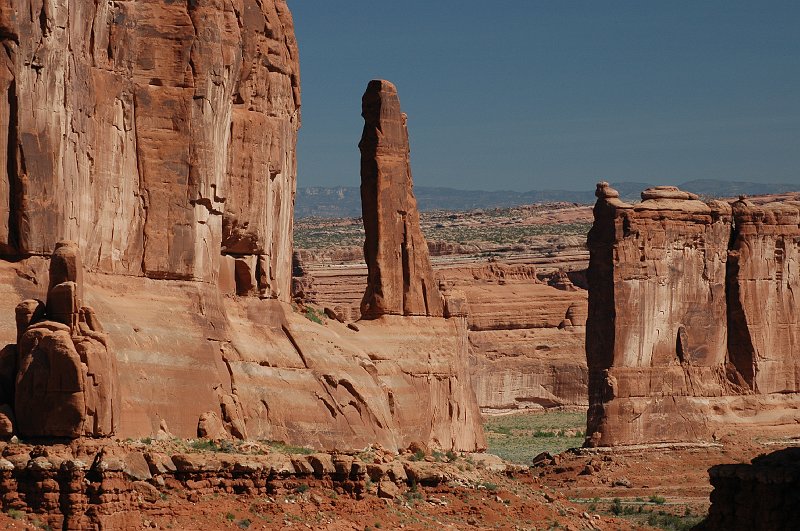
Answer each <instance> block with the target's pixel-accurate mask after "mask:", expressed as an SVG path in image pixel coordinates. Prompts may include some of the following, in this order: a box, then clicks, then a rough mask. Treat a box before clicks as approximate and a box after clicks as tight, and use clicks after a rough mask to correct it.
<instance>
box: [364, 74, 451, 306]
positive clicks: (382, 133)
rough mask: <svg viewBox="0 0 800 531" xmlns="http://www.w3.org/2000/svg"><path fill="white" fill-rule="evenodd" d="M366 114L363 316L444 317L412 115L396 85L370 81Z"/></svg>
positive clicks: (366, 96)
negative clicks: (418, 189)
mask: <svg viewBox="0 0 800 531" xmlns="http://www.w3.org/2000/svg"><path fill="white" fill-rule="evenodd" d="M361 115H362V116H363V117H364V133H363V135H362V136H361V142H360V143H359V145H358V146H359V148H360V149H361V205H362V211H363V219H364V232H365V241H364V258H365V260H366V262H367V267H368V269H369V277H368V280H367V289H366V292H365V293H364V298H363V300H362V302H361V315H362V317H365V318H374V317H379V316H381V315H387V314H391V315H428V316H436V317H441V316H442V315H443V301H442V296H441V294H440V293H439V289H438V287H437V284H436V282H435V280H434V278H433V269H432V268H431V263H430V257H429V255H428V245H427V244H426V243H425V238H424V237H423V235H422V231H421V230H420V224H419V211H418V210H417V200H416V199H415V198H414V192H413V189H412V188H413V184H412V181H411V164H410V159H409V157H410V148H409V143H408V129H407V127H406V115H405V114H403V113H401V112H400V99H399V98H398V96H397V89H395V87H394V85H392V84H391V83H389V82H388V81H383V80H373V81H370V83H369V85H368V86H367V91H366V92H365V93H364V97H363V98H362V113H361Z"/></svg>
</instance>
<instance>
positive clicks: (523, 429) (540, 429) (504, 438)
mask: <svg viewBox="0 0 800 531" xmlns="http://www.w3.org/2000/svg"><path fill="white" fill-rule="evenodd" d="M585 426H586V414H585V413H583V412H572V411H548V412H530V413H516V414H512V415H503V416H497V417H486V418H484V430H485V431H486V439H487V442H488V444H489V452H491V453H493V454H497V455H499V456H500V457H502V458H503V459H507V460H509V461H513V462H515V463H523V464H530V462H531V460H532V459H533V458H534V457H536V456H537V455H538V454H540V453H542V452H549V453H551V454H557V453H560V452H563V451H564V450H567V449H569V448H576V447H580V446H582V445H583V441H584V430H585Z"/></svg>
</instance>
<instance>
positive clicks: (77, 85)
mask: <svg viewBox="0 0 800 531" xmlns="http://www.w3.org/2000/svg"><path fill="white" fill-rule="evenodd" d="M0 36H1V37H0V39H2V41H3V44H4V48H3V53H2V54H0V63H1V64H0V91H2V93H3V94H4V97H3V98H0V145H2V146H4V147H3V149H0V253H1V254H6V255H27V254H40V255H45V256H46V255H49V254H50V253H51V252H52V251H53V250H54V246H55V243H56V242H57V241H59V240H61V239H64V238H66V239H70V240H73V241H76V242H77V243H78V244H79V245H80V247H81V249H82V251H83V256H84V258H85V259H86V260H87V263H86V266H87V268H88V269H90V270H94V271H103V272H107V273H122V274H126V275H144V276H148V277H151V278H163V279H193V280H202V281H206V282H213V281H214V280H215V279H216V278H217V275H218V270H219V267H220V266H219V262H220V257H221V253H220V251H221V250H222V252H224V253H230V254H234V255H237V256H240V255H249V256H258V257H261V259H260V260H259V261H258V263H259V265H260V268H261V272H262V274H261V275H260V276H259V279H260V280H261V283H260V285H259V286H258V289H259V290H260V292H261V293H262V294H263V295H265V296H269V297H278V298H282V299H283V300H289V288H290V282H291V271H290V258H291V235H292V231H291V227H292V208H293V198H294V190H295V175H296V171H295V139H296V131H297V128H298V126H299V106H300V96H299V74H298V72H299V68H298V62H297V47H296V42H295V40H294V33H293V29H292V19H291V15H290V14H289V11H288V9H287V7H286V3H285V1H283V0H276V1H270V2H256V1H255V0H237V1H234V2H227V3H215V2H188V3H186V2H178V3H176V2H166V1H147V2H122V3H110V4H109V3H100V4H97V3H95V2H89V1H87V0H77V1H70V2H56V3H52V2H51V3H48V2H45V3H42V2H30V1H28V0H22V1H21V2H16V3H14V4H13V5H11V4H9V5H8V6H6V7H4V8H3V9H2V10H0Z"/></svg>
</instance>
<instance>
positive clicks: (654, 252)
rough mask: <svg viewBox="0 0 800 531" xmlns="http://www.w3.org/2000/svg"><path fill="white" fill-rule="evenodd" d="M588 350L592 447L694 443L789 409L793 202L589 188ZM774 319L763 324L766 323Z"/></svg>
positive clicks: (793, 342) (794, 328) (794, 400)
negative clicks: (625, 195)
mask: <svg viewBox="0 0 800 531" xmlns="http://www.w3.org/2000/svg"><path fill="white" fill-rule="evenodd" d="M597 196H598V201H597V204H596V205H595V211H594V214H595V223H594V226H593V228H592V230H591V232H590V235H589V247H590V251H591V258H590V267H589V272H588V277H589V287H590V290H589V318H588V322H587V339H586V355H587V360H588V366H589V393H590V394H589V402H590V410H589V418H588V429H587V434H588V435H589V437H590V438H589V441H588V442H589V443H590V444H593V445H616V444H626V443H648V442H671V441H699V440H708V439H710V438H711V437H712V434H713V431H714V427H715V426H717V425H720V424H721V423H737V422H743V423H752V424H759V423H764V424H774V423H785V422H792V421H793V419H795V418H796V417H797V413H796V411H797V404H799V403H800V397H798V395H797V393H798V392H799V391H800V387H798V378H797V376H796V375H797V369H796V367H797V360H798V358H800V350H798V349H799V348H800V347H798V343H797V337H798V321H797V311H796V309H795V308H796V304H795V300H794V296H793V295H792V286H793V285H797V282H798V275H800V270H799V269H798V267H800V266H798V262H797V261H796V260H795V259H794V258H793V257H794V256H796V253H797V252H798V249H797V247H798V243H797V237H796V235H797V234H798V233H797V231H798V228H799V227H800V224H799V223H798V218H799V217H800V209H798V207H797V206H796V205H793V204H791V203H786V204H774V205H765V206H760V207H756V206H755V205H750V204H748V203H747V202H745V201H739V202H736V203H734V205H733V207H732V206H731V205H730V204H729V203H725V202H720V201H711V202H709V203H707V204H706V203H704V202H702V201H700V200H698V199H697V197H696V196H694V195H692V194H688V193H685V192H681V191H680V190H677V189H676V188H674V187H658V188H654V189H649V190H646V191H645V192H644V193H643V194H642V198H643V201H642V203H639V204H636V205H631V204H627V203H624V202H622V201H620V200H619V198H618V194H617V193H616V192H615V191H614V190H613V189H611V188H609V187H608V185H607V184H605V183H601V184H599V185H598V189H597ZM767 323H771V324H767Z"/></svg>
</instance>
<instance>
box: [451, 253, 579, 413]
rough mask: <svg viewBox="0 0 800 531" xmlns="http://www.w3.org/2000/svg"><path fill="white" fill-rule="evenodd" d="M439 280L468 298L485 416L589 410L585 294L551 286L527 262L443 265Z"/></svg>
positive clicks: (474, 368)
mask: <svg viewBox="0 0 800 531" xmlns="http://www.w3.org/2000/svg"><path fill="white" fill-rule="evenodd" d="M437 276H438V277H439V278H441V279H442V282H443V284H446V285H450V286H452V287H451V288H450V289H455V290H459V291H462V292H463V293H464V294H465V297H466V301H467V305H468V314H467V315H468V317H467V323H468V326H469V342H470V356H471V365H472V368H471V370H472V380H473V383H474V385H475V393H476V395H477V399H478V404H479V405H480V407H481V410H482V411H483V412H485V413H504V412H508V411H514V410H521V409H540V408H550V407H560V406H586V405H587V396H588V387H587V385H588V381H587V380H588V376H587V370H586V360H585V356H584V339H585V322H586V304H587V302H586V291H584V290H577V289H576V291H562V290H559V289H556V288H553V287H551V286H548V285H546V284H544V283H543V282H542V281H540V280H538V278H537V274H536V270H535V268H534V267H532V266H527V265H516V264H515V265H509V264H502V263H490V264H487V265H485V266H483V267H473V268H443V269H440V270H438V271H437ZM448 291H449V290H448ZM568 315H569V317H568ZM568 318H571V319H574V321H575V324H574V325H573V324H572V321H571V320H570V322H569V324H568V325H567V324H566V320H567V319H568Z"/></svg>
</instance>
